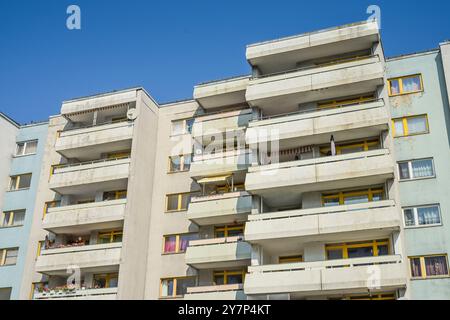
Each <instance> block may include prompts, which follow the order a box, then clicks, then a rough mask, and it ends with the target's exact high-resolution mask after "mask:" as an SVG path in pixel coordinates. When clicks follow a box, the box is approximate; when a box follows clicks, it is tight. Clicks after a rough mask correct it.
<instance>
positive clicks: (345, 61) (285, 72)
mask: <svg viewBox="0 0 450 320" xmlns="http://www.w3.org/2000/svg"><path fill="white" fill-rule="evenodd" d="M371 58H378V59H380V57H379V55H378V54H376V55H367V56H361V57H352V58H344V59H340V60H336V61H333V62H329V63H324V64H320V65H313V66H306V67H300V68H295V69H290V70H286V71H280V72H274V73H268V74H263V75H258V76H253V77H252V78H251V79H252V80H253V79H262V78H268V77H272V76H278V75H284V74H289V73H293V72H298V71H307V70H314V69H320V68H324V67H328V66H332V65H340V64H345V63H348V62H355V61H361V60H368V59H371ZM342 68H347V66H343V67H342ZM335 70H339V69H335ZM323 72H328V70H327V71H323ZM317 73H320V72H317Z"/></svg>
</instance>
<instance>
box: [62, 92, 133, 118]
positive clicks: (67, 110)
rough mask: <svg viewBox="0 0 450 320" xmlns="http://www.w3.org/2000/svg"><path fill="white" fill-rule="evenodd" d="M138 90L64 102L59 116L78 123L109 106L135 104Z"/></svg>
mask: <svg viewBox="0 0 450 320" xmlns="http://www.w3.org/2000/svg"><path fill="white" fill-rule="evenodd" d="M138 89H139V88H134V89H127V90H121V91H117V92H112V93H106V94H100V95H96V96H90V97H85V98H79V99H73V100H68V101H64V102H63V104H62V107H61V115H63V116H65V117H67V118H69V119H70V120H72V121H75V122H77V121H79V120H80V119H83V118H84V117H86V114H87V113H88V112H92V111H94V110H98V109H102V108H108V107H111V106H121V105H127V104H130V103H133V102H134V103H135V102H136V97H137V93H136V91H137V90H138Z"/></svg>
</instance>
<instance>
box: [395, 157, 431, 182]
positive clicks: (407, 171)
mask: <svg viewBox="0 0 450 320" xmlns="http://www.w3.org/2000/svg"><path fill="white" fill-rule="evenodd" d="M398 169H399V175H400V180H412V179H420V178H432V177H434V176H435V174H434V164H433V159H421V160H411V161H405V162H399V164H398Z"/></svg>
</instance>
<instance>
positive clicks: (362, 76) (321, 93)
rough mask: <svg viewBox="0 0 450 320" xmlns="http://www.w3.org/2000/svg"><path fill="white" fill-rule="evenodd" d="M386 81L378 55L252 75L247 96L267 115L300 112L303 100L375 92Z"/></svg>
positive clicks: (311, 100)
mask: <svg viewBox="0 0 450 320" xmlns="http://www.w3.org/2000/svg"><path fill="white" fill-rule="evenodd" d="M383 84H384V66H383V62H382V61H381V59H380V57H379V56H370V57H367V58H358V59H348V60H342V61H341V62H339V63H335V64H332V65H324V66H313V67H305V68H300V69H295V70H292V71H286V72H284V73H281V74H278V73H277V74H272V75H265V76H262V77H259V78H253V79H252V80H251V81H250V82H249V85H248V88H247V92H246V98H247V101H248V103H249V104H250V105H251V106H257V107H259V108H260V109H261V110H262V111H263V113H264V114H266V115H275V114H282V113H287V112H294V111H297V109H298V108H297V106H298V104H300V103H307V102H313V101H320V100H327V99H332V98H337V97H345V96H351V95H358V94H362V93H367V92H375V91H376V89H377V87H378V86H380V85H383Z"/></svg>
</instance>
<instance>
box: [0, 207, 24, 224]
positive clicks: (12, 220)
mask: <svg viewBox="0 0 450 320" xmlns="http://www.w3.org/2000/svg"><path fill="white" fill-rule="evenodd" d="M24 219H25V210H16V211H7V212H3V216H2V220H1V221H0V227H3V228H5V227H14V226H21V225H23V221H24Z"/></svg>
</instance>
